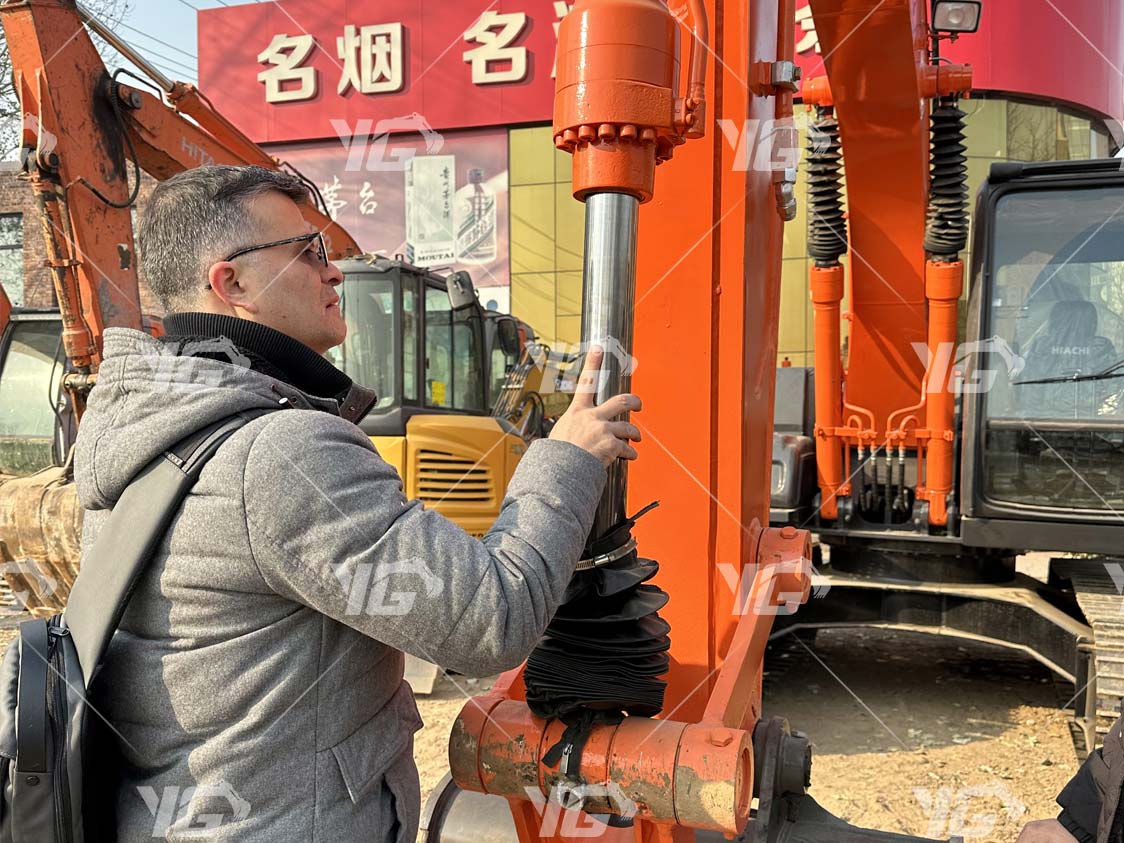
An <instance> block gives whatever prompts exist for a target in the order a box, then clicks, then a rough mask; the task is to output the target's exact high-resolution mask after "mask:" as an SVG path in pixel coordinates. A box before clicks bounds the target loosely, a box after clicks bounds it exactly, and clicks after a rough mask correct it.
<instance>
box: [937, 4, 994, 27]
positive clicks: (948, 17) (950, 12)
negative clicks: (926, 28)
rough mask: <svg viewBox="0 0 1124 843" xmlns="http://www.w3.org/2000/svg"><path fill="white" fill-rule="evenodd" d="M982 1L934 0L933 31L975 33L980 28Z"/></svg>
mask: <svg viewBox="0 0 1124 843" xmlns="http://www.w3.org/2000/svg"><path fill="white" fill-rule="evenodd" d="M982 6H983V3H982V2H981V0H933V30H934V31H936V32H942V33H943V32H948V33H961V32H975V31H976V30H977V29H979V28H980V12H981V7H982Z"/></svg>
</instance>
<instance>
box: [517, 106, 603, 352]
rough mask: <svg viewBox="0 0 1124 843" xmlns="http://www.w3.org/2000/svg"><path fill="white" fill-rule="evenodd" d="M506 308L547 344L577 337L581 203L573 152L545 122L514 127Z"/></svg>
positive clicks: (560, 342) (581, 226)
mask: <svg viewBox="0 0 1124 843" xmlns="http://www.w3.org/2000/svg"><path fill="white" fill-rule="evenodd" d="M508 138H509V141H508V142H509V159H508V167H509V179H510V181H509V187H508V190H509V191H510V193H509V196H510V203H511V312H512V313H513V314H514V315H516V316H518V317H519V318H520V319H522V320H523V321H524V322H527V323H528V324H529V325H531V326H532V327H533V328H534V329H535V331H536V333H538V335H539V336H540V337H541V338H542V339H543V340H544V341H545V342H547V343H549V344H551V345H560V344H562V343H577V342H579V341H580V340H581V305H582V273H581V270H582V251H583V240H584V236H585V205H583V204H582V203H581V202H578V201H577V200H576V199H574V198H573V196H571V195H570V156H569V155H568V154H566V153H564V152H559V151H558V150H556V149H555V148H554V142H553V140H552V135H551V129H550V127H549V126H536V127H534V128H530V129H512V130H511V132H510V133H509V134H508Z"/></svg>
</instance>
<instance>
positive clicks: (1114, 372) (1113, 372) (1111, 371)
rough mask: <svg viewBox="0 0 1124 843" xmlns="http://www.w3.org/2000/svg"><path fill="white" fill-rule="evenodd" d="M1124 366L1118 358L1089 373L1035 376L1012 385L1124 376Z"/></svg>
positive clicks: (1013, 382) (1081, 380) (1071, 381)
mask: <svg viewBox="0 0 1124 843" xmlns="http://www.w3.org/2000/svg"><path fill="white" fill-rule="evenodd" d="M1122 368H1124V360H1117V361H1116V362H1115V363H1113V364H1112V365H1111V366H1106V367H1105V368H1104V369H1101V370H1100V371H1099V372H1090V373H1089V374H1087V375H1078V374H1073V375H1058V376H1057V377H1053V378H1035V379H1034V380H1029V381H1011V385H1012V386H1029V385H1031V384H1041V383H1082V382H1084V381H1103V380H1108V379H1109V378H1124V372H1121V371H1120V369H1122Z"/></svg>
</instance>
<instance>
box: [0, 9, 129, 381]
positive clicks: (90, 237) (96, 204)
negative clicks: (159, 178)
mask: <svg viewBox="0 0 1124 843" xmlns="http://www.w3.org/2000/svg"><path fill="white" fill-rule="evenodd" d="M0 20H2V21H3V26H4V32H5V36H6V40H7V43H8V49H9V52H10V54H11V60H12V71H13V75H14V79H15V89H16V92H17V95H18V96H19V98H20V110H21V112H24V113H27V114H30V115H32V117H33V119H34V129H33V128H31V125H30V124H29V123H28V122H25V125H24V132H23V138H22V143H23V144H24V145H25V146H32V147H33V148H35V149H36V150H37V155H36V160H37V162H38V163H39V164H40V165H41V168H42V169H41V171H40V172H39V173H37V174H34V175H33V176H32V188H33V189H34V190H35V191H36V194H37V196H38V198H39V201H40V206H41V207H44V205H46V206H48V207H49V210H50V211H51V212H50V213H49V214H47V215H46V216H45V217H44V225H47V226H50V234H51V237H52V238H53V242H54V244H55V245H56V249H55V252H54V254H51V253H50V251H49V252H48V260H49V262H50V265H51V267H52V273H53V275H54V278H55V280H56V290H57V291H58V292H59V304H60V306H61V307H63V308H69V309H70V313H69V315H68V316H64V342H66V343H68V346H67V353H68V354H70V353H73V356H74V359H75V360H77V361H83V362H80V363H78V364H77V365H79V366H86V365H90V363H91V361H92V362H94V363H96V360H97V349H98V348H100V344H101V335H102V332H103V331H104V329H105V328H107V327H110V326H125V327H130V328H140V326H141V311H140V296H139V293H138V288H137V275H136V256H135V254H134V253H133V251H132V250H131V249H125V250H124V251H119V249H118V244H125V243H131V242H132V222H131V219H130V215H129V209H128V208H112V207H110V206H109V205H107V204H105V203H104V202H102V201H101V200H100V199H98V198H97V197H96V196H95V195H94V194H93V192H92V191H91V189H90V186H92V187H94V188H95V189H97V190H99V191H101V192H102V193H103V194H105V195H107V196H109V197H110V198H112V199H114V200H115V201H118V202H124V201H125V200H126V199H127V198H128V188H127V185H126V183H125V177H126V172H127V170H126V167H125V161H124V155H123V150H122V148H121V144H120V139H119V138H117V137H114V136H113V133H111V132H109V131H107V128H106V127H110V126H112V125H113V123H114V116H113V112H112V109H111V108H110V105H109V103H108V101H106V100H104V99H102V98H100V97H99V95H98V90H99V87H100V86H99V85H98V84H97V80H98V74H99V72H104V68H103V66H102V61H101V58H100V57H99V56H98V53H97V50H95V49H94V45H93V43H92V42H91V41H90V39H89V37H88V36H87V35H86V34H85V32H84V30H83V27H82V23H81V21H80V20H79V19H78V16H77V14H76V12H75V11H74V9H73V6H67V5H65V4H60V3H45V2H38V3H35V2H32V3H21V4H18V5H16V4H12V5H3V6H0ZM76 32H77V33H80V34H79V35H78V37H75V33H76ZM63 49H65V50H66V51H67V52H66V60H65V61H52V59H53V58H54V57H55V56H57V55H58V54H59V52H61V51H62V50H63ZM89 137H96V138H97V139H98V140H97V141H96V142H94V143H89V142H87V143H77V144H75V143H73V140H72V139H81V138H89ZM55 164H57V168H56V167H55V166H54V165H55ZM79 178H83V179H85V181H86V184H83V183H81V182H79V181H78V179H79ZM64 198H65V201H66V206H65V208H64V207H63V206H62V205H61V204H60V200H62V199H64ZM50 247H51V241H48V249H49V250H50ZM60 280H61V281H62V285H61V289H60V284H59V281H60ZM76 291H79V292H80V295H75V292H76Z"/></svg>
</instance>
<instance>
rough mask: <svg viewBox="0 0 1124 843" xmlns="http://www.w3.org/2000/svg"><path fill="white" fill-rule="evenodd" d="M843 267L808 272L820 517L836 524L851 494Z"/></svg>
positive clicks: (816, 269)
mask: <svg viewBox="0 0 1124 843" xmlns="http://www.w3.org/2000/svg"><path fill="white" fill-rule="evenodd" d="M843 274H844V273H843V267H842V266H832V267H818V266H813V267H812V268H811V270H809V281H810V286H811V288H812V312H813V316H812V318H813V328H814V330H815V343H816V344H815V372H816V428H815V436H816V470H817V472H818V474H819V486H820V501H821V505H820V514H821V516H822V517H823V518H825V519H827V520H829V521H833V520H835V517H836V516H837V515H838V512H839V505H838V500H837V498H838V497H839V496H844V497H845V496H847V495H849V494H850V492H851V489H850V483H847V482H845V475H844V474H843V452H844V448H845V447H848V446H849V445H850V444H851V443H850V442H848V441H847V440H846V439H844V438H843V437H842V436H841V435H840V434H841V428H842V427H843V360H842V358H841V357H840V352H841V350H840V347H839V338H840V332H841V329H840V325H841V323H840V321H839V316H840V314H839V303H840V302H841V301H842V300H843V280H844V279H843Z"/></svg>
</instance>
